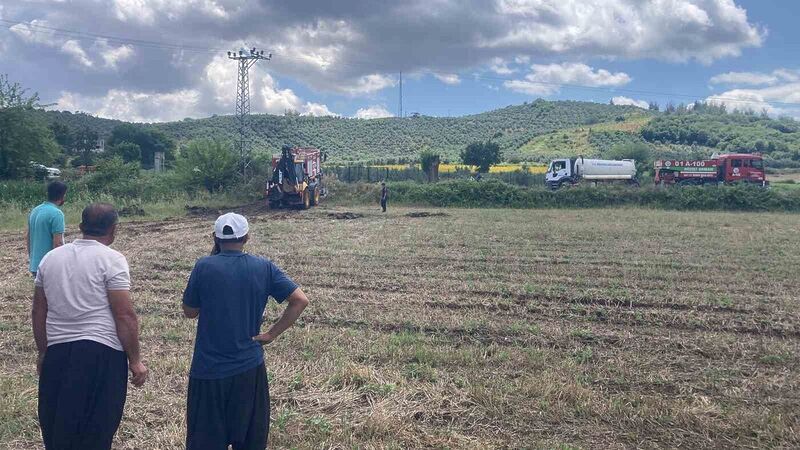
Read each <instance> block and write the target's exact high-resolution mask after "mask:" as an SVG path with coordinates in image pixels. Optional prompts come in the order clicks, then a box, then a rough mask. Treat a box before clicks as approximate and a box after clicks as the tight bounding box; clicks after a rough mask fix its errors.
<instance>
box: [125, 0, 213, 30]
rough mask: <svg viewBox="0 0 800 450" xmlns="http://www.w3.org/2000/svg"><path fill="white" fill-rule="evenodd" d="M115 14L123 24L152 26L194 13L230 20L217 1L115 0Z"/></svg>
mask: <svg viewBox="0 0 800 450" xmlns="http://www.w3.org/2000/svg"><path fill="white" fill-rule="evenodd" d="M113 3H114V14H115V16H116V18H117V20H119V21H121V22H135V23H139V24H143V25H152V24H153V23H155V22H157V21H158V20H159V19H160V18H162V17H163V18H165V19H167V20H168V21H170V22H175V21H177V20H179V19H181V18H182V17H185V16H187V15H190V14H193V13H199V14H201V15H203V16H206V17H209V18H213V19H226V18H228V11H227V10H226V9H225V7H223V6H221V5H220V4H219V3H218V2H217V1H215V0H114V2H113Z"/></svg>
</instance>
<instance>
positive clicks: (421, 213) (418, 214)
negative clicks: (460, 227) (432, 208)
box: [406, 211, 450, 217]
mask: <svg viewBox="0 0 800 450" xmlns="http://www.w3.org/2000/svg"><path fill="white" fill-rule="evenodd" d="M448 216H450V214H447V213H443V212H433V213H432V212H427V211H411V212H410V213H408V214H406V217H448Z"/></svg>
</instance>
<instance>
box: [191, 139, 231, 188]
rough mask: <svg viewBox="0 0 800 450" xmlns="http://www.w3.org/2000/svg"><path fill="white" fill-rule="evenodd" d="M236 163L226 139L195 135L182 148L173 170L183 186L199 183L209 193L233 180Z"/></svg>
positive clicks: (193, 185) (194, 185) (192, 186)
mask: <svg viewBox="0 0 800 450" xmlns="http://www.w3.org/2000/svg"><path fill="white" fill-rule="evenodd" d="M236 163H237V160H236V157H235V156H234V154H233V148H232V147H231V145H230V143H222V142H220V141H213V140H210V139H198V140H194V141H191V142H189V143H188V144H187V145H186V147H184V148H183V149H182V151H181V156H180V158H179V159H178V161H177V171H178V174H179V176H180V178H181V179H182V180H183V182H184V184H185V185H186V187H187V189H188V188H196V187H201V186H202V187H204V188H205V189H206V190H207V191H208V192H210V193H213V192H216V191H219V190H220V189H223V188H225V187H227V186H230V185H231V184H232V183H233V181H234V180H235V179H236Z"/></svg>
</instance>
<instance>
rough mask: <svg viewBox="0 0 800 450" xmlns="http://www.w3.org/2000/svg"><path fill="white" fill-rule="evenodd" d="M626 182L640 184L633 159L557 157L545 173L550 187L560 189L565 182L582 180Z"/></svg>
mask: <svg viewBox="0 0 800 450" xmlns="http://www.w3.org/2000/svg"><path fill="white" fill-rule="evenodd" d="M582 181H583V182H592V183H595V184H597V183H614V182H620V183H626V184H629V185H631V186H639V181H638V180H637V179H636V162H635V161H634V160H632V159H623V160H621V161H614V160H607V159H588V158H584V157H583V156H578V157H577V158H572V159H555V160H553V161H552V162H551V163H550V166H549V167H548V169H547V173H546V174H545V183H546V184H547V187H549V188H550V189H553V190H555V189H559V188H561V186H563V185H564V184H569V185H576V184H578V183H580V182H582Z"/></svg>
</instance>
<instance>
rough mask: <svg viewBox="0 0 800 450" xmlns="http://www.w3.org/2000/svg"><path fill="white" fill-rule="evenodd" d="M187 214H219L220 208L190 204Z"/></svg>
mask: <svg viewBox="0 0 800 450" xmlns="http://www.w3.org/2000/svg"><path fill="white" fill-rule="evenodd" d="M186 215H188V216H217V215H219V210H216V209H213V208H208V207H206V206H189V205H186Z"/></svg>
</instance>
